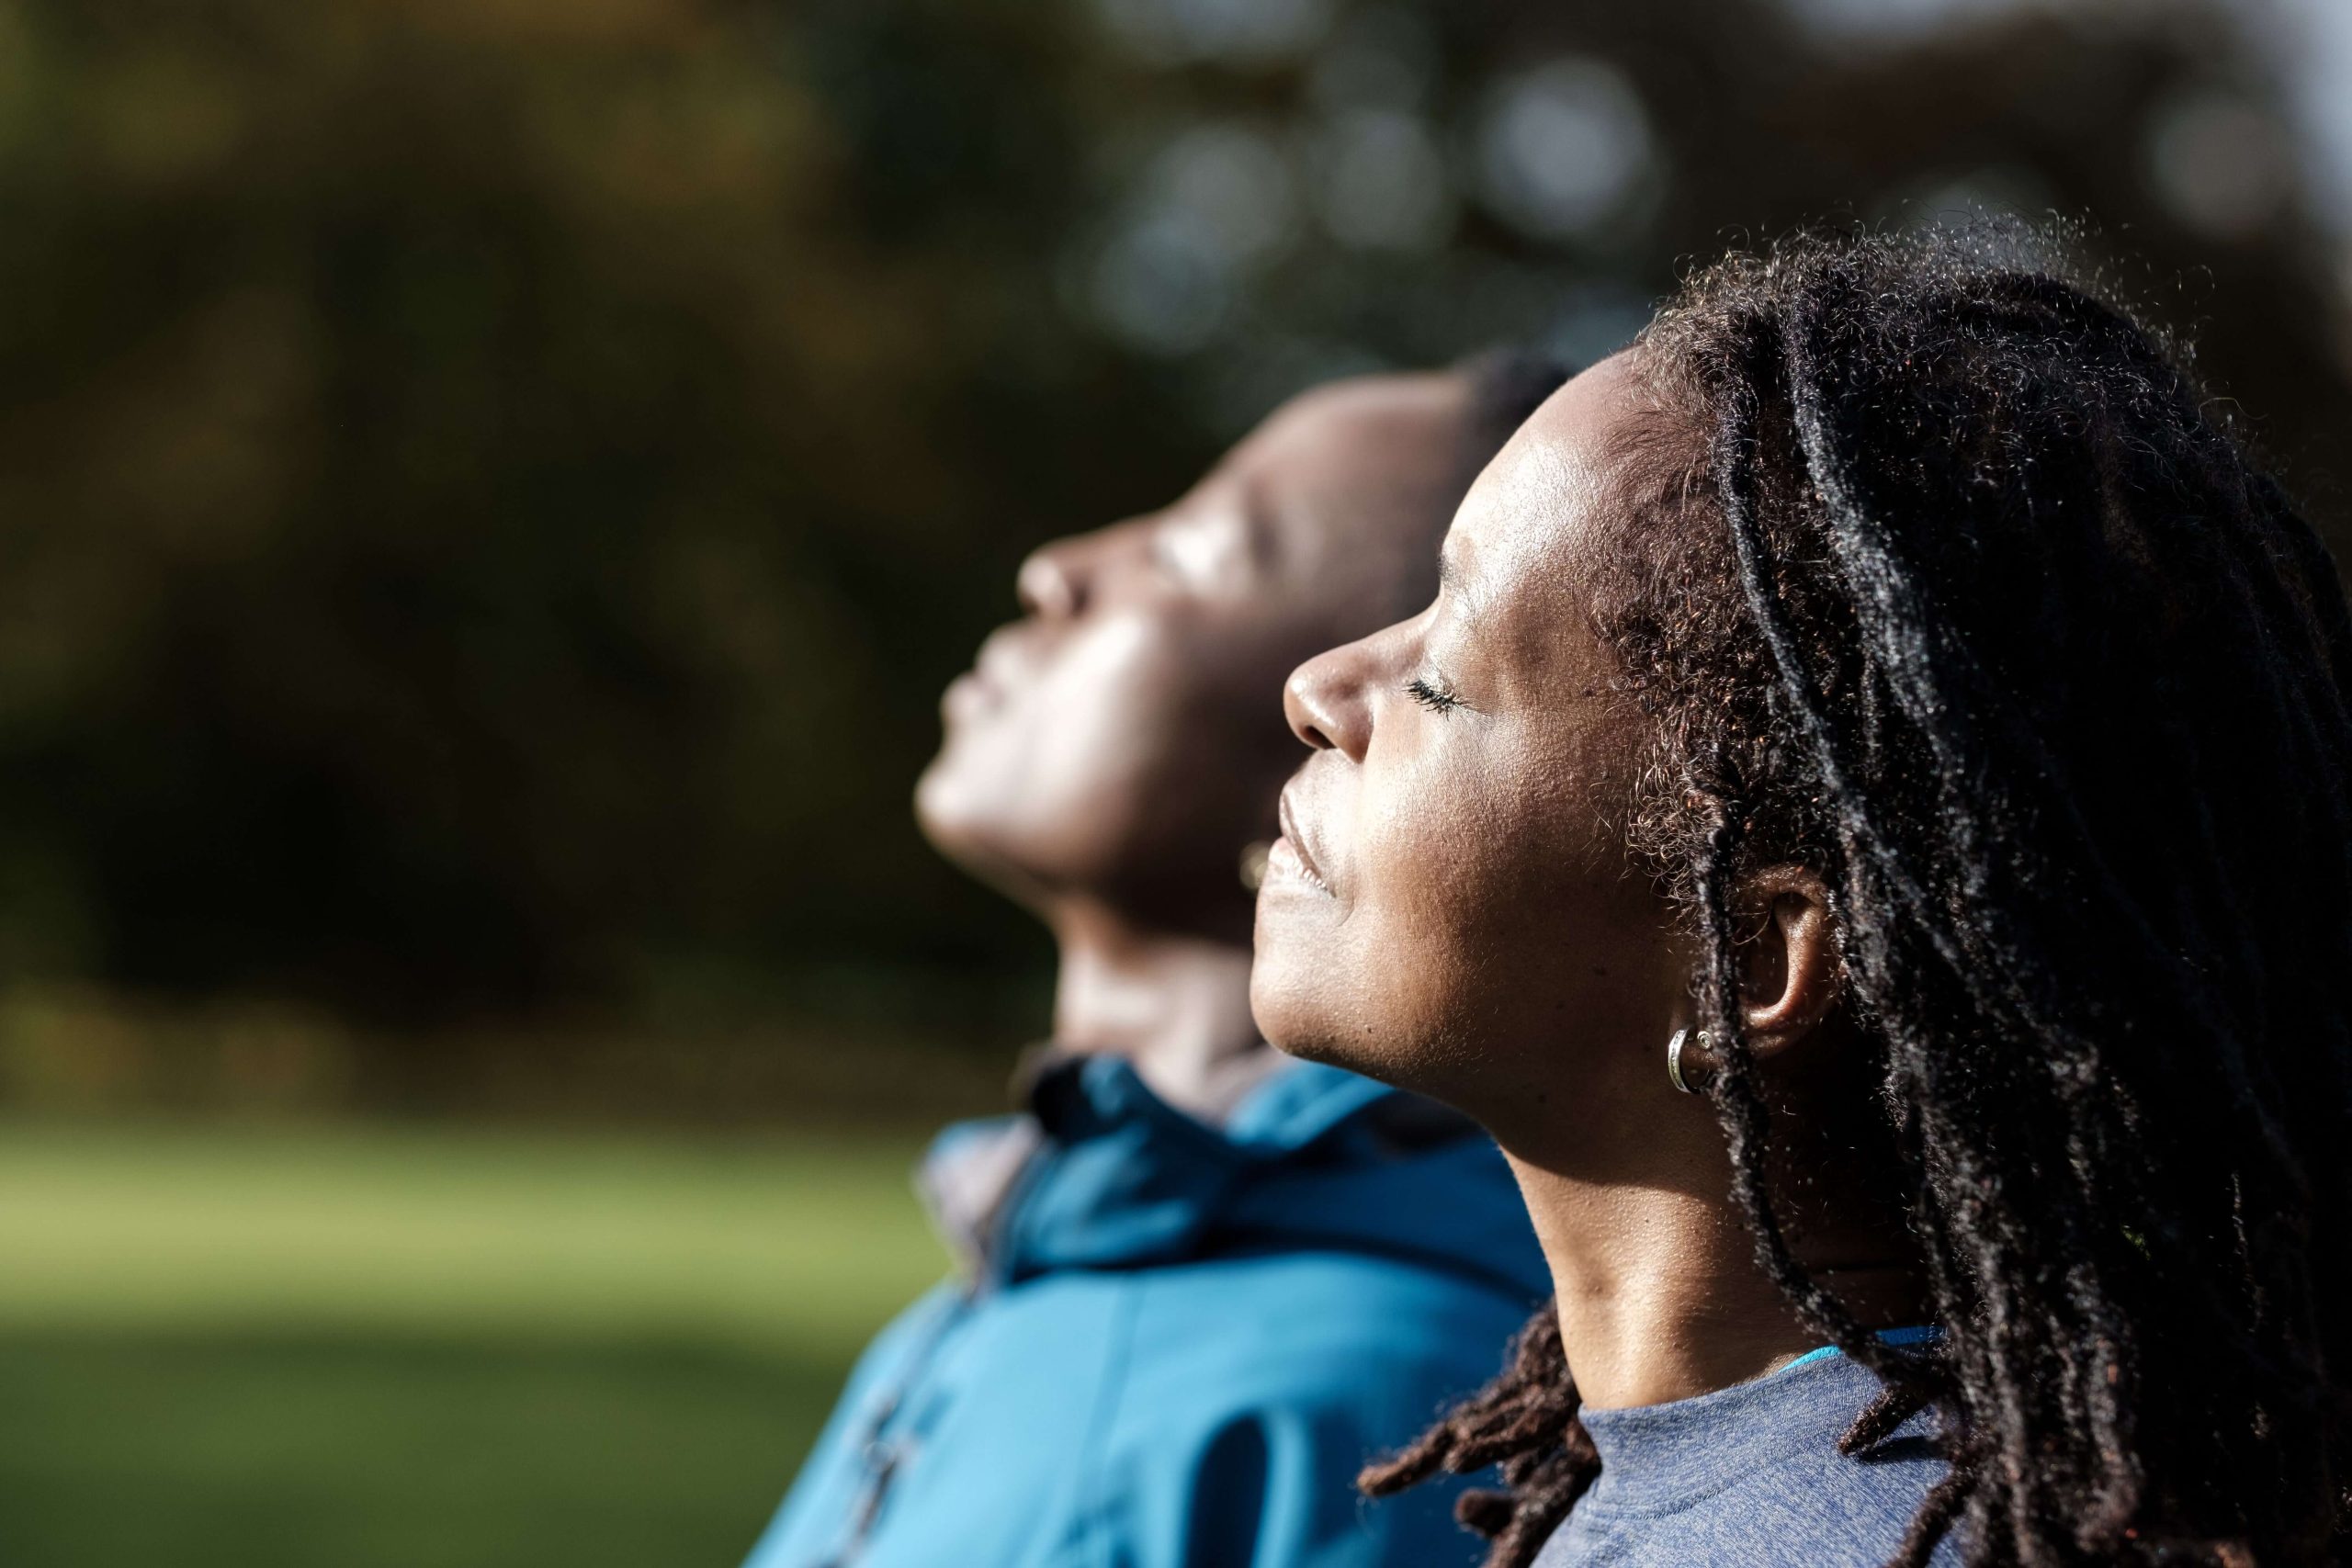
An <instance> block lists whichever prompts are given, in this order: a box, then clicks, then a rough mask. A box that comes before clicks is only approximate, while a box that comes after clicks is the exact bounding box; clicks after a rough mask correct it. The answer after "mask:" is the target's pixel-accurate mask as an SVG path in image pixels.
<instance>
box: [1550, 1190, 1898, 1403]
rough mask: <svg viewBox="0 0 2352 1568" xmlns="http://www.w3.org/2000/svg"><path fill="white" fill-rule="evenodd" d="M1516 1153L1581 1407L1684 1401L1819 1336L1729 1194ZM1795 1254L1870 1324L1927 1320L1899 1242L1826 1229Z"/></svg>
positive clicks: (1781, 1361)
mask: <svg viewBox="0 0 2352 1568" xmlns="http://www.w3.org/2000/svg"><path fill="white" fill-rule="evenodd" d="M1510 1164H1511V1168H1512V1170H1513V1172H1514V1173H1515V1174H1516V1175H1517V1176H1518V1178H1519V1184H1520V1190H1521V1194H1522V1195H1523V1196H1524V1197H1525V1199H1526V1201H1527V1210H1528V1214H1529V1217H1530V1218H1531V1219H1532V1221H1533V1223H1534V1226H1535V1235H1536V1238H1537V1240H1538V1241H1539V1242H1540V1243H1541V1244H1542V1246H1543V1248H1544V1259H1545V1261H1546V1262H1547V1263H1548V1264H1549V1265H1550V1266H1551V1271H1552V1281H1553V1288H1554V1291H1555V1296H1556V1304H1557V1310H1558V1313H1559V1318H1560V1342H1561V1345H1562V1346H1563V1348H1565V1350H1566V1356H1567V1362H1568V1367H1569V1371H1571V1372H1572V1373H1573V1375H1574V1376H1575V1378H1576V1382H1577V1392H1578V1393H1579V1395H1580V1396H1581V1397H1582V1399H1583V1401H1584V1403H1585V1404H1589V1405H1591V1406H1592V1407H1594V1408H1595V1409H1617V1408H1621V1407H1623V1406H1627V1405H1637V1404H1665V1403H1667V1402H1668V1401H1671V1400H1677V1399H1689V1398H1691V1397H1693V1396H1695V1395H1698V1394H1702V1393H1712V1392H1713V1391H1714V1390H1716V1389H1720V1388H1727V1387H1729V1386H1730V1385H1731V1384H1733V1383H1736V1382H1746V1381H1747V1380H1748V1379H1750V1378H1757V1377H1762V1376H1764V1375H1765V1374H1766V1373H1768V1372H1770V1371H1775V1370H1777V1369H1778V1368H1780V1367H1781V1366H1783V1365H1785V1364H1787V1363H1788V1362H1789V1361H1791V1360H1793V1359H1796V1358H1797V1357H1798V1356H1801V1355H1803V1354H1804V1353H1805V1352H1806V1351H1808V1350H1812V1349H1815V1348H1818V1347H1819V1346H1820V1345H1821V1343H1822V1339H1821V1336H1820V1335H1819V1334H1817V1333H1815V1332H1814V1331H1813V1330H1811V1329H1809V1328H1807V1327H1806V1326H1805V1325H1804V1324H1803V1323H1802V1322H1801V1321H1799V1319H1798V1317H1797V1314H1796V1312H1795V1310H1794V1309H1793V1308H1792V1307H1791V1306H1790V1305H1789V1304H1788V1302H1787V1300H1786V1299H1785V1298H1784V1297H1783V1296H1782V1295H1781V1292H1780V1289H1779V1287H1777V1286H1776V1285H1775V1284H1773V1282H1772V1280H1770V1277H1769V1276H1767V1275H1766V1273H1765V1272H1764V1270H1763V1269H1762V1267H1761V1266H1760V1265H1759V1264H1758V1261H1757V1257H1756V1243H1755V1240H1754V1236H1753V1234H1752V1233H1751V1231H1750V1230H1749V1228H1748V1225H1747V1222H1746V1220H1745V1219H1744V1218H1743V1217H1742V1216H1741V1214H1740V1213H1739V1212H1738V1210H1737V1208H1736V1205H1735V1204H1734V1203H1733V1201H1731V1199H1730V1197H1729V1195H1728V1193H1724V1194H1723V1195H1721V1196H1713V1195H1709V1194H1708V1193H1706V1192H1704V1191H1694V1190H1689V1189H1687V1188H1683V1187H1678V1186H1674V1185H1671V1184H1665V1183H1641V1182H1625V1181H1622V1180H1611V1179H1593V1178H1591V1177H1589V1176H1583V1175H1564V1174H1561V1173H1560V1172H1559V1171H1558V1170H1556V1169H1553V1168H1546V1167H1545V1166H1543V1165H1538V1164H1534V1163H1532V1162H1530V1161H1528V1160H1524V1159H1521V1158H1520V1157H1518V1156H1510ZM1727 1174H1728V1173H1726V1175H1727ZM1800 1251H1801V1255H1802V1260H1803V1261H1804V1263H1805V1264H1806V1265H1807V1266H1808V1267H1809V1268H1811V1269H1814V1270H1815V1276H1816V1278H1818V1279H1819V1280H1821V1282H1822V1283H1824V1284H1825V1285H1828V1286H1829V1287H1830V1288H1831V1289H1833V1290H1834V1291H1835V1292H1837V1294H1838V1297H1839V1299H1840V1300H1842V1301H1843V1302H1844V1303H1846V1305H1847V1307H1848V1308H1849V1310H1850V1311H1851V1312H1852V1313H1853V1314H1855V1316H1856V1318H1857V1319H1858V1320H1859V1321H1860V1323H1861V1324H1862V1325H1863V1326H1865V1327H1867V1328H1873V1329H1875V1328H1885V1327H1894V1326H1896V1325H1905V1324H1913V1323H1917V1322H1918V1321H1920V1318H1919V1314H1920V1310H1921V1309H1920V1306H1919V1290H1918V1283H1917V1278H1916V1275H1915V1274H1914V1273H1913V1271H1912V1270H1911V1269H1909V1268H1908V1267H1906V1266H1905V1263H1904V1262H1903V1260H1902V1258H1901V1254H1900V1249H1899V1247H1895V1246H1893V1245H1889V1244H1886V1243H1885V1242H1884V1241H1883V1238H1878V1237H1874V1236H1871V1235H1867V1234H1863V1233H1860V1232H1856V1233H1851V1234H1848V1235H1843V1236H1830V1235H1820V1236H1818V1237H1816V1238H1815V1241H1814V1242H1813V1243H1812V1244H1810V1245H1808V1246H1806V1247H1803V1248H1801V1249H1800Z"/></svg>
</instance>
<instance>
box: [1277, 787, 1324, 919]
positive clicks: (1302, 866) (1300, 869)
mask: <svg viewBox="0 0 2352 1568" xmlns="http://www.w3.org/2000/svg"><path fill="white" fill-rule="evenodd" d="M1276 816H1277V818H1279V819H1280V821H1281V822H1282V828H1283V833H1282V837H1281V838H1279V839H1276V840H1274V841H1273V843H1272V846H1270V847H1269V848H1268V849H1267V851H1266V880H1267V881H1268V882H1270V883H1271V882H1272V881H1274V880H1275V879H1276V878H1277V877H1287V878H1289V879H1291V880H1294V881H1297V882H1303V883H1305V884H1306V886H1309V887H1312V888H1314V889H1315V890H1316V891H1317V893H1324V894H1328V893H1329V892H1330V891H1331V885H1330V884H1329V882H1326V881H1325V880H1323V870H1322V868H1321V867H1320V866H1318V865H1317V864H1316V863H1315V852H1314V850H1313V848H1312V847H1311V841H1310V840H1308V839H1307V838H1306V835H1305V834H1303V833H1301V832H1300V831H1299V828H1298V814H1297V813H1296V812H1295V810H1293V809H1292V807H1291V803H1290V791H1289V790H1287V789H1285V790H1283V795H1282V802H1281V805H1280V806H1279V807H1277V808H1276Z"/></svg>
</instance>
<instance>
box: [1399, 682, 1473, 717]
mask: <svg viewBox="0 0 2352 1568" xmlns="http://www.w3.org/2000/svg"><path fill="white" fill-rule="evenodd" d="M1405 694H1406V695H1407V696H1408V697H1410V698H1412V699H1413V700H1414V701H1415V702H1417V703H1419V704H1420V705H1422V706H1423V707H1425V708H1427V709H1429V710H1430V712H1431V713H1435V714H1446V713H1452V712H1453V710H1454V709H1455V708H1458V707H1460V706H1461V705H1462V699H1461V698H1460V697H1457V696H1455V695H1454V694H1453V691H1452V690H1451V689H1449V688H1448V687H1447V686H1446V685H1445V683H1444V682H1442V681H1430V679H1428V678H1427V677H1426V676H1421V675H1416V676H1414V677H1413V678H1412V679H1411V680H1409V681H1408V682H1405Z"/></svg>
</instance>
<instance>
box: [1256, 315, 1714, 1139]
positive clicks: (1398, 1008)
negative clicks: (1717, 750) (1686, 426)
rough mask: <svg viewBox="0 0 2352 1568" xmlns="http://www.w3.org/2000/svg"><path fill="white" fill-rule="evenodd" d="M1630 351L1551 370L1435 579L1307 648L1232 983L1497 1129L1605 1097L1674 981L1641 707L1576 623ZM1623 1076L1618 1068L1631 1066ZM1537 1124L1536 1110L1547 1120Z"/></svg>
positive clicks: (1268, 1022) (1626, 407) (1587, 607)
mask: <svg viewBox="0 0 2352 1568" xmlns="http://www.w3.org/2000/svg"><path fill="white" fill-rule="evenodd" d="M1644 407H1645V405H1644V402H1643V398H1642V393H1641V391H1640V389H1639V384H1638V381H1637V380H1636V379H1635V378H1634V376H1633V375H1632V374H1631V372H1630V367H1629V366H1628V363H1627V361H1626V360H1625V359H1624V357H1623V356H1622V355H1621V356H1620V357H1619V358H1617V359H1613V360H1611V361H1608V362H1605V363H1603V364H1602V365H1600V366H1597V367H1594V368H1593V369H1591V370H1589V371H1587V372H1585V373H1584V374H1583V375H1581V376H1579V377H1577V378H1576V379H1575V380H1574V381H1572V382H1571V383H1569V385H1568V386H1566V388H1564V389H1561V391H1560V392H1558V393H1556V394H1555V396H1554V397H1553V398H1552V400H1550V401H1549V402H1547V403H1546V404H1545V405H1544V407H1543V408H1542V409H1541V410H1539V411H1538V412H1537V413H1536V414H1535V415H1534V416H1533V418H1532V419H1531V420H1530V421H1529V422H1528V423H1527V424H1526V426H1524V427H1523V428H1522V429H1521V432H1520V433H1519V434H1518V435H1517V436H1515V437H1514V438H1513V439H1512V441H1511V443H1510V445H1509V446H1506V447H1505V448H1504V450H1503V452H1502V453H1501V455H1500V456H1498V457H1497V458H1496V459H1495V461H1494V462H1493V463H1492V464H1491V465H1490V466H1489V467H1488V468H1487V471H1486V472H1485V474H1484V475H1482V476H1481V478H1480V479H1479V480H1478V481H1477V483H1476V485H1475V486H1474V487H1473V488H1472V490H1471V491H1470V493H1469V495H1468V497H1467V498H1466V499H1465V500H1464V502H1463V504H1462V508H1461V510H1460V512H1459V513H1457V515H1456V518H1455V521H1454V524H1453V529H1452V531H1451V533H1450V534H1449V535H1448V536H1447V538H1446V543H1445V549H1444V557H1443V560H1444V577H1443V582H1442V586H1441V588H1440V590H1439V592H1438V596H1437V599H1436V602H1435V603H1434V604H1431V605H1430V607H1429V609H1427V610H1426V611H1424V612H1423V613H1422V614H1421V615H1418V616H1416V617H1415V618H1413V619H1412V620H1409V621H1406V622H1404V623H1401V624H1400V625H1397V626H1391V627H1389V628H1388V629H1387V630H1385V631H1382V632H1378V633H1375V634H1374V635H1373V636H1371V637H1365V638H1363V639H1362V640H1361V641H1358V642H1354V643H1351V644H1349V645H1348V646H1346V647H1344V648H1340V649H1334V650H1333V651H1331V652H1329V653H1326V654H1323V655H1321V656H1320V657H1318V658H1317V659H1315V660H1310V661H1309V662H1308V663H1306V664H1305V665H1303V666H1302V667H1300V669H1299V670H1298V671H1297V672H1296V673H1295V675H1294V676H1293V677H1292V679H1291V681H1290V683H1289V687H1288V690H1287V693H1286V707H1287V710H1288V714H1289V716H1290V720H1291V725H1292V728H1294V729H1295V731H1296V732H1297V734H1298V735H1299V737H1300V738H1301V739H1304V740H1305V741H1306V743H1307V744H1308V745H1309V746H1310V747H1313V748H1315V754H1314V755H1313V756H1312V757H1311V758H1309V759H1308V761H1306V764H1305V766H1303V767H1302V768H1301V769H1300V770H1299V772H1298V774H1297V776H1296V777H1295V778H1294V779H1293V781H1292V782H1291V784H1290V785H1289V786H1288V788H1287V789H1286V790H1285V791H1284V793H1283V807H1282V825H1283V839H1282V840H1278V841H1277V843H1276V845H1275V848H1274V852H1273V855H1272V863H1271V864H1270V866H1269V871H1268V875H1267V879H1266V884H1265V886H1264V888H1263V889H1262V890H1261V894H1260V897H1259V904H1258V921H1257V952H1258V958H1257V968H1256V973H1255V976H1254V979H1253V984H1252V993H1251V999H1252V1003H1253V1006H1254V1008H1255V1010H1256V1012H1257V1016H1258V1021H1259V1024H1260V1026H1261V1029H1262V1030H1263V1031H1264V1032H1265V1033H1266V1036H1267V1038H1268V1039H1270V1040H1272V1042H1273V1043H1275V1044H1277V1045H1280V1046H1282V1047H1283V1049H1285V1050H1288V1051H1291V1052H1293V1053H1295V1054H1296V1055H1303V1056H1307V1057H1310V1058H1314V1059H1318V1060H1324V1061H1329V1062H1334V1063H1337V1064H1339V1065H1341V1066H1349V1067H1352V1068H1355V1069H1357V1070H1359V1071H1363V1072H1365V1073H1368V1074H1370V1075H1372V1076H1374V1077H1380V1078H1385V1079H1387V1080H1390V1081H1393V1082H1397V1083H1402V1084H1405V1085H1408V1086H1409V1087H1413V1088H1417V1089H1422V1090H1423V1091H1425V1092H1428V1093H1430V1094H1432V1095H1435V1096H1436V1097H1438V1098H1440V1099H1443V1100H1449V1101H1451V1102H1452V1103H1453V1104H1455V1105H1457V1106H1460V1107H1461V1108H1462V1109H1464V1111H1469V1112H1470V1113H1471V1114H1472V1115H1474V1116H1476V1117H1478V1118H1479V1119H1480V1120H1481V1121H1483V1122H1486V1123H1487V1126H1488V1127H1490V1128H1491V1129H1493V1130H1494V1131H1495V1132H1496V1133H1497V1134H1498V1136H1500V1137H1501V1138H1503V1140H1504V1142H1505V1144H1506V1145H1510V1143H1511V1141H1512V1130H1513V1129H1514V1128H1515V1127H1518V1126H1521V1125H1524V1126H1526V1127H1527V1128H1529V1129H1530V1134H1529V1135H1530V1136H1533V1135H1535V1134H1534V1132H1533V1129H1534V1128H1536V1127H1537V1126H1539V1125H1540V1126H1543V1127H1544V1128H1547V1129H1556V1128H1558V1127H1560V1126H1561V1125H1563V1124H1564V1122H1568V1123H1572V1122H1574V1120H1575V1116H1574V1111H1575V1107H1573V1106H1570V1105H1566V1104H1563V1103H1561V1100H1562V1099H1563V1097H1564V1096H1568V1097H1574V1098H1577V1099H1580V1100H1590V1101H1591V1102H1592V1103H1594V1104H1600V1105H1606V1104H1616V1103H1623V1100H1622V1099H1621V1098H1620V1096H1619V1095H1618V1093H1617V1088H1616V1084H1615V1080H1616V1079H1617V1078H1618V1077H1620V1075H1623V1077H1624V1078H1625V1080H1626V1083H1627V1084H1628V1085H1631V1084H1633V1083H1634V1082H1635V1081H1644V1082H1645V1080H1646V1078H1647V1077H1657V1076H1659V1075H1658V1069H1657V1060H1656V1059H1655V1057H1656V1053H1655V1052H1654V1051H1653V1050H1652V1049H1651V1048H1650V1047H1651V1044H1652V1043H1657V1044H1659V1045H1662V1043H1663V1042H1664V1039H1665V1037H1666V1035H1667V1033H1668V1032H1669V1031H1670V1027H1671V1024H1672V1022H1673V1021H1674V1019H1675V1017H1676V1015H1677V1012H1678V1010H1680V1009H1683V1008H1685V1007H1686V1006H1687V1001H1686V998H1687V989H1688V987H1687V976H1688V968H1687V959H1686V957H1685V955H1684V953H1683V951H1682V948H1681V944H1680V943H1679V942H1678V941H1677V940H1676V939H1675V938H1674V936H1673V934H1672V930H1671V919H1670V912H1669V911H1668V908H1667V907H1666V905H1665V903H1664V900H1663V899H1662V897H1660V896H1659V895H1658V893H1657V891H1656V890H1655V888H1654V887H1653V885H1652V881H1651V878H1649V877H1648V876H1646V875H1645V874H1641V872H1640V871H1639V870H1638V869H1637V868H1636V867H1634V865H1633V864H1632V863H1631V862H1630V859H1629V856H1628V853H1627V851H1626V848H1625V843H1626V838H1625V831H1624V822H1623V818H1624V811H1625V807H1626V806H1627V805H1628V803H1629V802H1630V800H1631V798H1632V796H1633V793H1634V771H1635V769H1636V767H1637V766H1638V762H1639V755H1640V752H1641V750H1642V748H1641V741H1642V739H1643V735H1644V730H1643V727H1642V723H1641V716H1640V714H1639V710H1638V708H1637V707H1635V706H1634V705H1633V704H1632V703H1631V702H1630V701H1629V700H1628V699H1627V698H1626V696H1625V695H1624V694H1623V693H1621V692H1620V691H1619V690H1618V689H1617V686H1618V682H1617V679H1616V676H1617V670H1616V665H1615V661H1614V660H1613V658H1612V656H1611V653H1610V651H1609V649H1607V647H1606V646H1605V645H1604V644H1603V642H1602V641H1601V639H1600V636H1599V634H1598V632H1597V631H1596V629H1595V626H1596V614H1595V612H1596V608H1597V601H1596V594H1597V592H1599V589H1598V586H1597V585H1598V584H1599V583H1600V582H1601V581H1605V580H1606V578H1607V577H1608V576H1609V575H1610V573H1609V572H1608V570H1606V569H1607V568H1608V566H1609V564H1610V562H1611V560H1612V559H1613V556H1612V552H1616V551H1621V550H1623V549H1625V548H1627V547H1629V541H1628V539H1627V537H1626V530H1627V527H1628V526H1629V523H1628V509H1627V508H1626V507H1625V506H1624V505H1623V502H1622V497H1623V494H1624V493H1625V489H1626V487H1625V485H1624V483H1623V475H1622V472H1621V470H1622V467H1623V462H1622V459H1621V458H1620V457H1618V456H1617V454H1619V453H1621V452H1622V451H1623V449H1624V448H1623V444H1622V443H1620V442H1618V441H1617V440H1616V439H1614V438H1615V437H1616V436H1617V435H1618V434H1620V433H1621V432H1622V431H1623V427H1624V423H1625V422H1626V421H1628V420H1632V419H1638V418H1641V417H1644ZM1637 1076H1638V1078H1637ZM1547 1135H1548V1134H1547Z"/></svg>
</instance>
